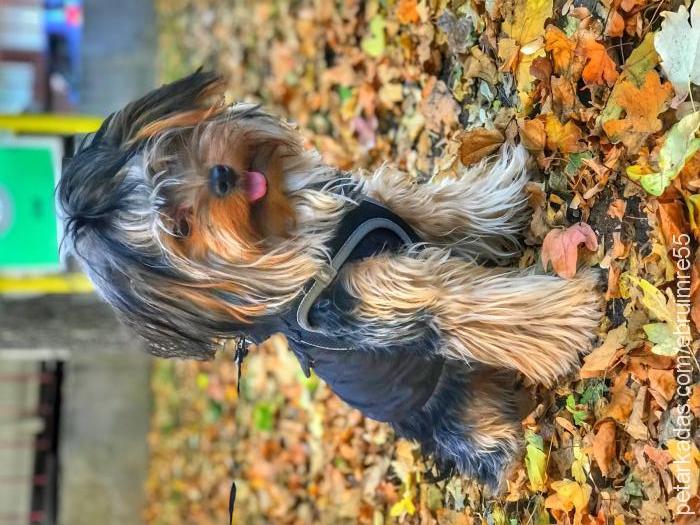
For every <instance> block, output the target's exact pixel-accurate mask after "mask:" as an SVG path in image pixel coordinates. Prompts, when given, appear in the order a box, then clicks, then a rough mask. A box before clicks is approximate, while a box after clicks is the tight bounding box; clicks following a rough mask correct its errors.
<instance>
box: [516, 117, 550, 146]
mask: <svg viewBox="0 0 700 525" xmlns="http://www.w3.org/2000/svg"><path fill="white" fill-rule="evenodd" d="M518 129H519V130H520V140H521V141H522V143H523V146H525V147H526V148H527V149H529V150H531V151H542V150H543V149H544V146H545V144H546V142H547V133H546V131H545V128H544V122H543V121H542V120H541V119H532V120H519V121H518Z"/></svg>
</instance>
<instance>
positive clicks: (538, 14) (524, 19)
mask: <svg viewBox="0 0 700 525" xmlns="http://www.w3.org/2000/svg"><path fill="white" fill-rule="evenodd" d="M552 6H553V2H552V0H515V1H514V2H513V4H512V10H509V11H508V12H507V13H506V16H505V20H504V21H503V24H502V26H501V28H502V30H503V32H504V33H505V34H506V35H507V36H508V37H510V38H511V39H513V40H514V41H515V44H516V45H517V46H518V49H519V53H518V58H517V64H518V65H517V70H516V79H517V85H518V92H519V93H520V95H521V100H523V98H524V95H525V93H526V92H527V91H529V88H530V85H531V84H532V81H533V79H534V77H533V76H532V74H531V73H530V66H531V65H532V61H533V60H534V59H535V58H537V57H538V56H542V55H543V54H544V32H545V29H544V24H545V22H546V20H547V19H548V18H549V17H550V16H552Z"/></svg>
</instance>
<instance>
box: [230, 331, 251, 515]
mask: <svg viewBox="0 0 700 525" xmlns="http://www.w3.org/2000/svg"><path fill="white" fill-rule="evenodd" d="M247 355H248V340H247V339H246V338H245V337H239V338H238V340H237V341H236V352H235V353H234V355H233V361H234V363H236V367H237V368H238V377H237V379H236V393H237V394H238V400H239V401H240V394H241V373H242V371H243V360H244V359H245V358H246V356H247ZM235 502H236V482H235V481H233V482H231V492H230V493H229V496H228V525H233V505H234V503H235Z"/></svg>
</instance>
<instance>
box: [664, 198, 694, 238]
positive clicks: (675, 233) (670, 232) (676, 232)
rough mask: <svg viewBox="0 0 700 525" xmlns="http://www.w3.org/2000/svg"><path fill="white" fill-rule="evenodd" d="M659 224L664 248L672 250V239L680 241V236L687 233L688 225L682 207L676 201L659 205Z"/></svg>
mask: <svg viewBox="0 0 700 525" xmlns="http://www.w3.org/2000/svg"><path fill="white" fill-rule="evenodd" d="M659 224H660V226H661V233H662V234H663V236H664V241H666V246H667V247H668V248H669V249H672V248H673V246H674V239H680V238H681V234H683V233H685V232H686V231H688V223H687V221H686V220H685V215H684V213H683V205H682V204H681V203H680V202H678V201H672V202H660V203H659Z"/></svg>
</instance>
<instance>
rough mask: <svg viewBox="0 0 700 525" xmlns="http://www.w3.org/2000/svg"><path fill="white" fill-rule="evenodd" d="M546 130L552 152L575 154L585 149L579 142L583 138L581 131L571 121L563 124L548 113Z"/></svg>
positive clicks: (548, 144) (548, 145)
mask: <svg viewBox="0 0 700 525" xmlns="http://www.w3.org/2000/svg"><path fill="white" fill-rule="evenodd" d="M545 130H546V132H547V147H548V148H549V149H550V150H552V151H560V152H561V153H574V152H576V151H581V149H582V148H583V145H582V144H581V143H580V142H579V141H580V140H581V138H582V137H581V130H580V129H579V128H578V126H577V125H576V124H574V123H573V122H572V121H571V120H569V121H568V122H567V123H566V124H562V123H561V122H559V119H558V118H557V117H555V116H554V115H553V114H552V113H548V114H547V115H546V120H545Z"/></svg>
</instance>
